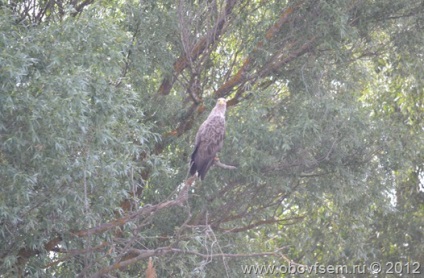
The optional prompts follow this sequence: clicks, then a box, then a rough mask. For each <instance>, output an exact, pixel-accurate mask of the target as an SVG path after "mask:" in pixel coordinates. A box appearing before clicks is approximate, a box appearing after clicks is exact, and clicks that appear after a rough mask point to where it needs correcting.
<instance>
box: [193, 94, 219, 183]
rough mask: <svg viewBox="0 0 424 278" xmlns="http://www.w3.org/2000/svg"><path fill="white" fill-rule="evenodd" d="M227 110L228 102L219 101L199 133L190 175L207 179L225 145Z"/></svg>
mask: <svg viewBox="0 0 424 278" xmlns="http://www.w3.org/2000/svg"><path fill="white" fill-rule="evenodd" d="M226 108H227V104H226V100H225V99H224V98H220V99H218V101H217V102H216V105H215V107H214V108H213V109H212V111H211V113H210V114H209V116H208V118H207V119H206V120H205V121H204V122H203V124H202V125H201V126H200V128H199V131H197V134H196V140H195V143H194V151H193V153H192V155H191V161H190V175H194V174H196V172H197V173H198V175H199V176H200V179H201V180H203V179H204V178H205V176H206V173H207V172H208V170H209V168H210V167H211V166H212V164H213V163H214V159H215V157H216V154H217V153H218V152H219V151H220V150H221V148H222V145H223V143H224V136H225V110H226Z"/></svg>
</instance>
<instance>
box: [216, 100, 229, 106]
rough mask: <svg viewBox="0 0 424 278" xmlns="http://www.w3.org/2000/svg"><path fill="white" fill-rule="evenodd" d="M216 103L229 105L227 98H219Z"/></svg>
mask: <svg viewBox="0 0 424 278" xmlns="http://www.w3.org/2000/svg"><path fill="white" fill-rule="evenodd" d="M216 104H217V105H218V106H223V107H226V106H227V100H226V99H225V98H219V99H218V100H217V102H216Z"/></svg>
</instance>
